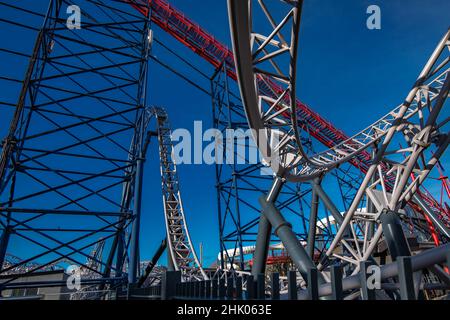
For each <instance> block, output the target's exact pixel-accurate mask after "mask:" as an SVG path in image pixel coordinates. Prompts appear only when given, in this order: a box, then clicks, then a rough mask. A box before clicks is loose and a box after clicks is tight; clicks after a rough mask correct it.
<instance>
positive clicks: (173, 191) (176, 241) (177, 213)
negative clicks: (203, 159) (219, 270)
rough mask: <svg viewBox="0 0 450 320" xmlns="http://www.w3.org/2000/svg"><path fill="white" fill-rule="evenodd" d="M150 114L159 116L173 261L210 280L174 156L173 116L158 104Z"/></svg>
mask: <svg viewBox="0 0 450 320" xmlns="http://www.w3.org/2000/svg"><path fill="white" fill-rule="evenodd" d="M147 113H148V121H149V120H150V119H151V118H153V117H154V118H155V119H156V132H157V137H158V144H159V159H160V171H161V186H162V195H163V205H164V217H165V223H166V234H167V247H168V249H169V256H170V260H171V262H172V264H173V266H174V268H175V270H176V271H181V272H182V274H183V276H184V277H185V278H186V279H191V278H196V279H208V276H207V275H206V273H205V271H204V270H203V268H202V266H201V265H200V263H199V260H198V257H197V254H196V252H195V249H194V246H193V245H192V241H191V237H190V234H189V228H188V224H187V221H186V216H185V214H184V209H183V202H182V200H181V192H180V183H179V179H178V173H177V166H176V164H175V160H174V159H173V157H172V152H173V143H172V139H171V128H170V124H169V118H168V116H167V113H166V111H165V110H164V109H162V108H158V107H155V108H151V109H149V110H148V111H147Z"/></svg>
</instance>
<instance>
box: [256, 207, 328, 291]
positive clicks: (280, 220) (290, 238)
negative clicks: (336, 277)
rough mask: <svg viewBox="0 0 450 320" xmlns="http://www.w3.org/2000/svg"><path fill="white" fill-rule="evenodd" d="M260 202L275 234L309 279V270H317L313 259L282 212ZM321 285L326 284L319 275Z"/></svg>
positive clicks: (303, 275)
mask: <svg viewBox="0 0 450 320" xmlns="http://www.w3.org/2000/svg"><path fill="white" fill-rule="evenodd" d="M259 202H260V204H261V206H262V207H263V208H264V209H263V214H264V215H265V216H266V218H267V219H268V220H269V222H270V224H271V225H272V226H273V228H274V232H275V234H276V235H277V236H278V237H279V238H280V240H281V241H282V242H283V245H284V247H285V248H286V250H287V252H288V254H289V256H290V257H291V258H292V261H293V262H294V264H295V265H296V267H297V268H298V270H299V272H300V273H301V275H302V277H303V278H304V279H307V278H308V270H309V269H311V268H315V265H314V263H313V261H312V259H311V258H310V257H309V256H308V253H306V250H305V248H303V246H302V245H301V243H300V241H299V240H298V239H297V236H296V235H295V233H294V232H293V231H292V226H291V224H290V223H289V222H287V221H286V220H285V219H284V217H283V216H282V214H281V213H280V211H279V210H278V209H277V208H275V206H274V204H273V203H272V202H266V201H265V199H264V198H260V199H259ZM319 283H320V284H323V283H325V279H324V278H323V276H322V275H321V274H319Z"/></svg>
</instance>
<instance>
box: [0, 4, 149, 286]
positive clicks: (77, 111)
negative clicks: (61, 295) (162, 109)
mask: <svg viewBox="0 0 450 320" xmlns="http://www.w3.org/2000/svg"><path fill="white" fill-rule="evenodd" d="M129 2H131V1H127V2H121V1H102V0H97V1H94V0H78V1H71V2H70V3H69V2H68V1H65V0H51V1H49V7H48V11H47V13H46V14H45V17H44V23H43V26H42V28H41V29H40V30H39V31H38V36H37V39H36V44H35V46H34V49H33V51H32V53H31V55H30V56H29V57H30V59H29V64H28V70H27V72H26V75H25V77H24V79H23V81H22V89H21V92H20V95H19V96H18V97H17V102H16V103H11V104H13V105H14V106H15V109H14V114H13V116H12V120H11V123H10V125H9V131H8V134H7V136H6V138H5V139H4V140H3V143H2V153H1V159H0V183H1V184H0V218H1V220H0V223H1V245H0V266H2V265H3V261H4V257H5V253H6V252H7V251H9V250H14V251H15V252H16V251H20V252H22V253H23V254H21V257H22V258H23V260H22V261H20V262H18V264H16V265H14V266H9V267H6V268H4V267H3V268H2V269H1V271H0V274H4V273H6V272H8V270H9V269H10V268H15V267H18V265H20V264H24V263H27V262H30V261H37V262H39V267H37V268H34V269H32V270H28V271H27V272H26V273H27V274H28V273H33V272H36V271H38V270H39V269H41V268H44V267H45V266H47V265H49V264H52V262H54V261H56V260H59V259H61V258H65V259H66V260H67V261H70V263H72V264H74V265H83V264H84V261H85V260H86V259H89V261H91V262H92V263H96V264H97V266H98V268H97V267H96V268H92V267H91V266H90V265H86V266H85V267H86V268H88V269H90V270H91V271H92V272H95V273H96V274H97V276H98V277H99V278H102V279H104V280H105V282H106V281H109V282H113V283H116V282H122V281H125V279H124V275H123V274H122V269H123V266H124V261H126V260H127V257H129V259H130V262H129V270H128V273H129V280H130V281H131V282H134V281H135V280H136V274H137V270H138V269H137V266H138V263H137V262H138V235H139V233H138V232H137V231H138V230H139V216H140V199H141V185H142V176H141V175H142V163H143V156H144V154H143V143H144V135H145V131H144V130H145V128H144V127H143V126H142V124H143V121H141V118H142V116H143V115H144V106H145V103H146V90H145V88H146V80H147V60H148V54H149V50H150V40H151V39H150V36H149V30H150V19H149V17H146V16H143V15H142V14H139V13H137V12H136V10H135V9H134V8H133V7H131V6H130V5H129ZM6 5H8V6H9V7H11V5H17V4H16V1H9V3H7V4H6ZM68 5H78V6H79V7H80V8H81V12H82V17H81V29H79V30H78V29H73V30H71V29H69V28H68V27H67V26H66V19H67V17H68V16H67V15H66V7H67V6H68ZM145 6H146V5H145ZM145 9H148V8H147V6H146V8H145ZM21 12H22V13H23V10H22V11H21ZM147 12H149V11H147ZM5 19H7V18H6V17H5ZM5 19H4V20H3V21H5ZM13 23H14V22H13ZM2 52H7V53H8V54H10V55H16V56H26V53H22V52H17V51H14V49H11V50H8V51H5V50H2ZM5 79H6V78H2V80H5ZM7 81H12V80H11V79H8V80H7ZM132 225H133V230H131V226H132ZM101 241H104V242H105V245H104V252H105V253H107V259H106V261H101V260H99V259H98V257H94V256H91V255H90V252H91V250H92V248H93V247H95V245H96V244H97V243H99V242H101ZM82 261H83V262H82ZM114 261H115V263H114ZM12 280H13V279H10V280H8V281H6V282H3V283H1V284H0V285H1V286H2V287H6V286H7V285H8V283H9V282H10V281H12Z"/></svg>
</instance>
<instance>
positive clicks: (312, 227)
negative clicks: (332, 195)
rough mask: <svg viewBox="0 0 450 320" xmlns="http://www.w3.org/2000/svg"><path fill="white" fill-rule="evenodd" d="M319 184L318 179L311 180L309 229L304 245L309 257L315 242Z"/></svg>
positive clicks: (312, 255) (312, 256)
mask: <svg viewBox="0 0 450 320" xmlns="http://www.w3.org/2000/svg"><path fill="white" fill-rule="evenodd" d="M319 184H320V179H314V180H313V181H312V182H311V185H312V194H311V196H312V198H311V211H310V214H309V231H308V241H307V246H306V252H308V255H309V256H310V257H311V259H313V258H314V247H315V242H316V230H317V213H318V210H319V196H318V194H317V191H316V190H317V188H316V186H317V185H319Z"/></svg>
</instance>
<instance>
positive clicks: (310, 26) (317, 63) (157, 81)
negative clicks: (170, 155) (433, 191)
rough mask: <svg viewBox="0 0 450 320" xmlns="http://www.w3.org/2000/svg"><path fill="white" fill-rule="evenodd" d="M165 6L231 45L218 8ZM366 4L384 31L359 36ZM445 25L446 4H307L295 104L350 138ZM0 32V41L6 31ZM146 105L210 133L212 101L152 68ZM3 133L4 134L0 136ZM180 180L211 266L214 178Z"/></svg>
mask: <svg viewBox="0 0 450 320" xmlns="http://www.w3.org/2000/svg"><path fill="white" fill-rule="evenodd" d="M269 1H274V0H269ZM46 2H47V1H46V0H39V1H35V2H34V4H33V6H39V5H41V4H42V5H43V6H44V7H45V3H46ZM170 2H171V3H172V4H173V5H174V6H176V7H177V8H179V9H180V10H181V11H183V12H184V13H185V14H186V15H187V16H188V17H190V18H191V19H192V20H194V21H196V22H198V23H199V24H200V25H201V26H203V27H204V28H205V29H206V30H208V31H209V32H210V33H212V34H214V35H215V36H216V38H218V39H219V40H221V41H223V42H224V43H225V44H226V45H229V44H230V40H229V28H228V19H227V10H226V1H225V0H214V1H211V0H210V1H207V0H191V1H184V0H171V1H170ZM372 4H376V5H379V6H380V7H381V13H382V29H381V30H368V29H367V28H366V19H367V17H368V15H367V14H366V9H367V7H368V6H369V5H372ZM449 22H450V2H449V1H448V0H427V1H423V0H384V1H380V0H371V1H366V0H345V1H336V0H306V1H305V5H304V16H303V21H302V26H301V43H300V51H299V52H300V56H299V65H298V68H299V87H298V96H299V98H300V99H301V100H302V101H303V102H305V103H306V104H308V105H309V106H310V107H311V108H312V109H313V110H315V111H317V112H319V113H320V114H321V115H322V116H323V117H325V118H326V119H328V120H330V121H332V122H333V123H334V124H335V126H336V127H338V128H339V129H342V130H344V131H345V132H346V133H347V134H352V133H356V132H357V131H359V130H360V129H362V128H363V127H366V126H367V125H369V124H370V123H371V122H373V121H374V120H376V119H378V118H379V117H380V116H382V115H384V114H385V113H387V112H388V111H389V110H391V109H392V108H393V107H394V106H396V105H398V104H399V103H401V102H402V101H403V99H404V98H405V96H406V94H407V93H408V91H409V89H410V87H411V85H412V84H413V82H414V81H415V79H416V77H417V75H418V73H419V72H420V69H421V68H422V67H423V65H424V63H425V61H426V59H427V58H428V56H429V55H430V53H431V52H432V50H433V49H434V46H435V45H436V43H437V42H438V40H439V39H440V38H441V37H442V35H443V34H444V32H445V31H446V30H447V28H448V27H449ZM0 32H2V33H1V34H3V35H4V34H5V33H6V32H7V30H2V31H0ZM155 36H156V37H157V38H158V39H159V40H161V41H164V42H165V43H166V44H167V45H169V46H170V47H171V48H173V49H175V50H177V51H178V52H179V53H180V54H182V55H183V56H185V57H186V58H188V59H190V60H191V61H192V62H193V63H194V64H195V65H198V66H199V67H200V68H201V69H202V70H204V71H205V72H206V73H208V74H212V72H213V70H212V68H211V67H210V66H209V65H208V64H207V63H205V62H204V61H202V60H201V59H200V58H198V57H197V56H195V55H194V54H192V53H191V52H190V51H189V50H188V49H186V48H184V47H183V46H181V45H179V44H178V43H177V42H176V41H175V40H173V39H172V38H170V36H168V35H167V34H165V33H164V32H163V31H162V30H160V29H158V28H156V29H155ZM2 37H3V36H2ZM16 41H17V42H16V44H17V45H18V46H19V45H20V46H26V44H25V42H21V41H20V40H16ZM26 43H28V44H29V43H31V39H26ZM24 49H27V48H24ZM154 54H155V55H157V56H158V57H160V58H161V60H163V61H165V62H168V63H169V64H172V65H173V66H176V67H178V68H179V70H181V71H183V72H185V73H186V72H188V70H187V69H186V68H185V67H183V66H181V65H179V64H178V62H176V61H175V60H172V58H171V57H170V56H166V55H165V53H164V51H163V50H160V49H158V48H155V52H154ZM3 68H10V67H9V66H4V65H2V64H0V70H2V69H3ZM0 73H1V72H0ZM193 80H194V81H198V82H199V84H201V85H204V86H205V87H208V85H209V84H208V83H207V82H205V81H204V80H202V79H201V78H197V76H193ZM1 91H2V89H1V88H0V93H1ZM149 101H150V103H151V104H154V105H159V106H162V107H165V108H166V109H167V111H168V113H169V116H170V118H171V122H172V126H173V128H187V129H189V130H191V129H192V128H193V122H194V121H196V120H202V121H204V126H205V127H206V126H208V127H212V121H211V118H212V115H211V99H210V97H208V96H207V95H205V94H204V93H202V92H200V91H198V90H197V89H195V88H193V87H192V86H190V85H189V84H187V83H186V82H184V81H183V80H180V79H179V78H178V77H177V76H175V75H173V74H171V73H170V72H168V71H167V70H165V69H162V68H161V67H160V66H158V65H156V64H154V63H152V64H151V65H150V83H149ZM0 115H2V114H1V113H0ZM3 132H4V128H1V129H0V133H1V135H2V136H3V135H4V134H3ZM150 151H151V152H150V153H149V155H148V162H147V165H146V168H145V184H144V193H145V195H146V196H145V200H144V205H143V209H144V215H143V218H142V233H141V234H142V239H141V246H142V248H143V249H141V255H142V257H143V258H149V257H150V256H151V255H152V254H153V252H154V251H155V250H156V248H157V246H158V245H159V243H160V241H161V240H162V238H163V237H164V220H163V214H162V203H161V191H160V176H159V165H158V159H157V153H156V149H155V148H152V149H151V150H150ZM445 162H446V163H448V161H445ZM178 171H179V175H180V179H181V190H182V196H183V202H184V207H185V211H186V215H187V217H188V222H189V225H190V231H191V236H192V238H193V240H194V242H195V244H196V245H198V243H199V242H200V241H201V242H203V243H204V247H205V255H204V258H205V261H206V262H207V263H206V264H209V263H211V262H213V261H214V260H215V258H216V257H217V253H218V248H219V246H218V243H219V241H218V225H217V224H218V222H217V205H216V191H215V169H214V166H205V165H197V166H196V165H189V166H188V165H183V166H180V167H179V168H178Z"/></svg>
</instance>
